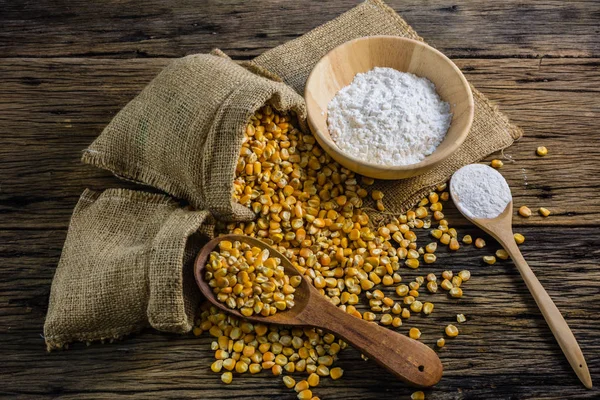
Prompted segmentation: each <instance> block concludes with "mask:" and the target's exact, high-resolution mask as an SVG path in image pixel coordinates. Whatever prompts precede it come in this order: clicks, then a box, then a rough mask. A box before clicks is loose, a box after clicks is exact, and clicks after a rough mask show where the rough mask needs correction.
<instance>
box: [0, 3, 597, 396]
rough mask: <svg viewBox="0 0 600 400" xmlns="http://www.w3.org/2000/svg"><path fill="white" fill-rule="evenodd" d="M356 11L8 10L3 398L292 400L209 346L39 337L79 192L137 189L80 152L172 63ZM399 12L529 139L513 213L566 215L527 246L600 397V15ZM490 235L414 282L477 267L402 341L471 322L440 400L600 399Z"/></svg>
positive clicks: (370, 370) (4, 22) (277, 40)
mask: <svg viewBox="0 0 600 400" xmlns="http://www.w3.org/2000/svg"><path fill="white" fill-rule="evenodd" d="M356 3H357V1H351V0H343V1H336V2H321V1H317V0H310V1H302V2H283V1H277V0H273V1H266V0H261V1H256V2H241V1H234V0H231V1H227V2H217V1H205V2H191V1H187V0H186V1H178V2H164V1H163V2H159V1H156V0H149V1H146V2H140V1H137V0H128V1H116V0H111V1H108V2H103V3H94V2H87V1H83V0H73V1H69V2H67V1H50V0H41V1H37V2H29V1H23V0H17V1H9V0H0V10H1V11H0V360H2V362H1V363H0V376H1V377H2V378H1V379H0V381H1V382H2V385H0V396H6V397H8V398H22V399H31V398H54V397H61V398H68V399H87V398H106V399H109V398H110V399H112V398H115V397H118V396H127V397H128V398H136V399H137V398H139V399H147V398H206V399H224V398H240V399H241V398H251V399H264V398H285V399H294V398H295V393H293V392H292V391H290V390H288V389H286V388H285V387H284V386H283V385H282V383H281V380H280V379H278V378H273V377H272V376H270V375H269V374H267V373H261V374H259V375H257V376H251V375H247V376H243V377H239V378H238V377H236V378H235V379H234V382H233V384H231V385H229V386H224V385H223V384H222V383H221V381H220V379H219V376H218V375H217V374H214V373H212V372H211V371H210V369H209V365H210V364H209V361H208V360H209V359H211V358H212V352H211V351H210V350H209V346H210V342H211V339H210V338H209V337H208V336H202V337H200V338H195V337H192V336H175V335H167V334H160V333H157V332H155V331H151V330H148V331H145V332H142V333H140V334H137V335H134V336H132V337H130V338H128V339H127V340H124V341H121V342H117V343H113V344H106V345H101V344H93V345H91V346H90V347H87V348H86V346H85V345H84V344H78V345H74V346H72V348H71V349H70V350H69V351H64V352H53V353H50V354H47V353H45V350H44V349H45V347H44V343H43V338H42V337H41V336H40V335H41V333H42V326H43V321H44V317H45V314H46V310H47V302H48V295H49V291H50V282H51V279H52V276H53V274H54V269H55V267H56V264H57V263H58V259H59V257H60V251H61V248H62V244H63V242H64V239H65V236H66V228H67V226H68V221H69V218H70V214H71V212H72V208H73V206H74V205H75V203H76V202H77V199H78V197H79V195H80V194H81V192H82V191H83V189H84V188H86V187H90V188H94V189H104V188H108V187H135V186H133V185H131V184H128V183H126V182H123V181H120V180H118V179H116V178H114V177H112V176H110V174H108V173H106V172H103V171H99V170H95V169H93V168H91V167H89V166H84V165H82V164H80V163H79V158H80V154H81V150H82V149H83V148H84V147H85V146H86V145H88V144H89V143H90V142H91V141H92V140H93V139H94V138H95V137H96V136H97V135H98V134H99V132H100V131H101V130H102V128H103V127H104V126H105V125H106V124H107V123H108V122H109V121H110V119H111V118H112V117H113V116H114V115H115V113H116V112H118V110H119V109H120V108H121V107H122V106H123V105H125V104H126V103H127V102H128V101H129V100H131V99H132V98H133V97H134V96H135V95H136V94H137V93H138V92H139V91H140V90H141V89H142V88H143V87H144V86H145V85H146V84H147V83H148V82H149V81H150V80H151V79H152V77H153V76H155V74H156V73H157V72H158V71H160V70H161V68H162V67H164V66H165V65H166V64H167V63H168V62H169V61H170V58H172V57H179V56H182V55H186V54H190V53H194V52H206V51H208V50H210V49H212V48H213V47H219V48H221V49H223V50H224V51H225V52H227V53H228V54H229V55H231V56H232V57H234V58H236V59H248V58H251V57H254V56H256V55H258V54H260V53H262V52H263V51H264V50H266V49H269V48H272V47H274V46H276V45H278V44H281V43H284V42H285V41H287V40H290V39H293V38H295V37H297V36H299V35H301V34H303V33H305V32H306V31H308V30H309V29H312V28H314V27H316V26H317V25H319V24H321V23H323V22H326V21H328V20H330V19H332V18H334V17H335V16H337V15H339V14H340V13H341V12H343V11H345V10H347V9H349V8H350V7H352V6H353V5H354V4H356ZM389 4H390V5H391V6H392V7H393V8H394V9H395V10H396V11H399V12H400V13H401V14H402V16H403V17H405V19H406V20H407V21H408V22H409V23H410V24H411V25H413V27H414V28H415V29H416V30H417V31H418V32H419V34H420V35H422V36H423V37H424V38H425V39H426V40H427V41H428V42H429V43H430V44H432V45H433V46H435V47H437V48H438V49H439V50H441V51H443V52H444V53H445V54H447V55H448V56H450V57H451V58H453V61H454V62H455V63H456V64H457V65H458V66H459V67H460V68H461V69H462V70H463V72H464V74H465V76H466V77H467V79H469V80H470V81H471V82H472V83H473V84H474V85H475V86H476V87H478V88H479V89H480V90H481V91H482V92H483V93H485V94H486V95H488V96H489V97H490V98H491V99H492V100H493V101H495V102H496V103H497V104H498V105H500V106H501V108H502V110H503V111H505V112H506V113H507V114H508V115H509V117H510V118H511V119H512V120H513V121H514V122H515V123H517V124H518V125H520V126H521V127H522V128H523V129H524V131H525V136H524V137H523V139H522V140H521V141H520V142H519V143H517V144H515V145H514V146H512V147H511V148H509V149H508V150H507V151H506V152H505V154H506V155H509V156H512V157H513V158H514V159H515V160H516V162H515V163H508V162H507V163H506V164H505V166H504V167H503V168H502V170H501V172H502V173H503V174H504V176H505V177H507V179H508V181H509V183H510V185H511V188H512V190H513V196H514V201H515V205H516V206H519V205H522V204H526V205H528V206H530V207H531V208H532V209H535V208H537V207H539V206H545V207H548V208H549V209H551V210H552V211H553V215H552V216H550V217H549V218H546V219H543V218H541V217H538V216H534V217H531V218H529V219H522V218H518V217H517V218H516V219H515V224H516V226H517V227H516V229H515V230H517V231H520V232H521V233H523V234H525V236H526V237H527V241H526V242H525V243H524V245H522V246H521V250H522V252H523V254H524V256H525V258H526V259H527V261H528V262H529V264H530V266H531V268H532V269H533V271H534V272H535V273H536V275H537V276H538V278H539V280H540V281H541V283H542V284H543V285H544V287H545V288H546V290H547V291H548V293H549V294H550V296H551V297H552V299H553V300H554V301H555V303H556V305H557V306H558V308H559V309H560V310H561V311H562V314H563V316H564V317H565V319H566V320H567V322H568V323H569V325H570V327H571V328H572V330H573V332H574V334H575V337H576V338H577V340H578V341H579V343H580V345H581V348H582V351H583V353H584V354H585V355H586V358H587V361H588V366H589V368H590V371H591V374H592V379H594V380H595V381H596V385H597V386H598V385H599V384H600V344H599V343H600V331H599V330H598V326H599V325H600V317H599V316H600V289H599V288H598V285H597V284H596V282H597V281H598V280H599V279H600V269H599V268H598V261H597V260H598V259H599V258H600V239H599V238H598V235H597V221H598V220H599V219H600V197H599V196H598V195H597V193H598V190H599V189H600V166H599V164H598V162H597V159H598V157H599V155H600V150H599V149H600V129H599V128H600V123H599V122H598V121H599V119H598V117H599V116H600V102H598V92H599V91H600V89H599V88H600V72H599V67H600V41H598V33H599V30H598V26H600V6H599V4H598V2H596V1H572V2H563V1H558V0H556V1H548V0H542V1H536V2H522V1H516V0H509V1H506V2H489V1H485V0H473V1H467V0H460V1H453V2H450V1H447V0H433V1H428V2H420V1H416V0H406V1H400V0H392V1H390V2H389ZM538 145H545V146H546V147H548V149H549V155H548V156H547V157H545V158H538V157H536V156H535V154H534V151H535V148H536V147H537V146H538ZM498 156H499V155H495V157H498ZM490 159H491V157H490ZM144 190H149V189H147V188H145V189H144ZM444 212H445V213H446V215H447V216H448V219H449V220H450V222H451V223H453V224H455V225H456V226H459V227H462V228H461V229H460V232H461V234H463V233H470V234H472V235H475V236H478V235H481V232H480V231H479V230H477V229H476V228H474V227H473V226H472V225H470V224H469V223H468V222H467V221H466V220H464V219H462V218H461V217H458V215H457V213H456V211H455V210H453V208H452V207H451V206H450V207H448V209H447V210H444ZM421 237H422V240H425V236H424V235H421ZM483 237H484V238H486V240H488V243H490V246H489V247H487V248H486V249H484V250H475V249H473V248H464V249H461V250H459V252H458V253H457V254H452V255H450V254H447V253H444V252H440V255H439V258H438V262H437V263H436V264H434V266H427V267H424V268H422V269H421V270H420V271H419V273H427V272H434V271H435V272H438V273H439V272H440V271H441V270H442V269H446V268H448V269H453V270H460V269H463V268H468V269H470V270H471V271H472V272H473V278H472V279H471V280H470V281H469V282H467V283H466V284H465V285H464V289H465V296H464V297H463V298H462V299H460V300H454V299H450V298H447V297H445V296H444V295H436V296H435V297H433V300H434V302H435V305H436V308H435V311H434V313H433V314H432V315H431V316H429V317H426V318H420V317H418V318H414V319H413V318H411V319H410V320H409V321H408V322H405V323H404V325H403V326H402V327H401V328H399V331H400V332H402V333H405V334H406V333H407V332H408V329H409V328H410V327H412V326H418V327H420V328H421V330H422V331H423V336H422V338H423V342H424V343H426V344H428V345H432V344H433V343H434V341H435V340H436V339H437V338H438V337H439V336H440V335H441V333H442V329H443V327H444V326H445V325H446V324H447V323H450V322H452V321H454V320H455V314H456V313H464V314H465V315H466V316H467V320H468V321H467V322H466V323H465V324H462V325H460V326H459V328H460V329H461V335H459V336H458V337H457V338H456V339H453V340H451V341H449V343H448V345H447V346H446V348H444V349H443V350H442V351H440V353H439V355H440V358H441V359H442V362H443V364H444V377H443V378H442V380H441V382H440V384H439V385H438V386H437V387H436V388H435V389H432V390H428V391H426V395H427V398H428V399H564V398H573V399H596V398H598V397H600V392H599V391H598V389H594V390H592V391H587V390H585V389H584V388H583V387H582V386H581V385H580V384H579V382H578V379H577V377H576V376H575V374H573V373H572V372H571V371H570V368H569V366H568V364H567V363H566V362H565V358H564V356H563V355H562V353H561V351H560V348H559V347H558V345H557V344H556V342H555V341H554V339H553V337H552V334H551V332H550V330H549V329H548V328H547V326H546V324H545V322H544V320H543V318H542V316H541V314H540V313H539V311H538V310H537V308H536V307H535V305H534V303H533V300H532V298H531V296H530V295H529V293H528V291H527V289H526V287H525V285H524V283H523V282H522V280H521V279H520V277H519V275H518V272H517V271H516V269H515V268H514V267H513V266H512V264H511V262H510V261H501V262H498V263H497V264H495V265H493V266H487V265H483V263H482V262H481V256H482V255H484V254H492V253H493V251H494V250H495V249H496V248H497V247H494V246H495V245H494V244H493V243H494V242H493V240H491V239H490V238H489V237H487V236H485V235H484V236H483ZM423 243H426V242H423ZM414 274H415V273H414V272H413V271H405V272H404V274H403V276H404V278H405V280H408V279H410V278H411V277H414V276H415V275H414ZM338 365H339V366H341V367H342V368H344V370H345V374H344V377H343V378H342V379H341V380H339V381H335V382H333V381H331V380H329V379H323V383H322V384H321V386H320V387H318V388H317V389H316V390H315V394H317V395H319V396H320V397H321V398H322V399H340V400H342V399H398V398H408V397H409V396H410V393H411V392H412V390H411V389H409V388H408V387H406V386H404V384H402V383H401V382H399V381H396V380H394V379H393V377H392V376H391V375H389V374H388V373H387V372H385V371H384V370H383V369H381V368H379V367H377V366H376V365H375V364H374V363H373V362H371V361H367V362H365V361H363V360H362V359H361V358H360V355H359V354H358V352H356V351H355V350H352V349H348V350H345V351H344V352H342V353H341V357H340V360H339V362H338Z"/></svg>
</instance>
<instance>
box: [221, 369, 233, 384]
mask: <svg viewBox="0 0 600 400" xmlns="http://www.w3.org/2000/svg"><path fill="white" fill-rule="evenodd" d="M232 380H233V374H232V373H231V372H223V374H222V375H221V381H223V383H225V384H230V383H231V381H232Z"/></svg>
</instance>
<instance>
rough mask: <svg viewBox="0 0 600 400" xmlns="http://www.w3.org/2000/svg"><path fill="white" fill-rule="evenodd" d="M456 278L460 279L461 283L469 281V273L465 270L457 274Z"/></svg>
mask: <svg viewBox="0 0 600 400" xmlns="http://www.w3.org/2000/svg"><path fill="white" fill-rule="evenodd" d="M458 276H459V277H460V279H462V281H463V282H466V281H468V280H469V279H471V272H469V271H467V270H466V269H465V270H462V271H460V272H459V273H458Z"/></svg>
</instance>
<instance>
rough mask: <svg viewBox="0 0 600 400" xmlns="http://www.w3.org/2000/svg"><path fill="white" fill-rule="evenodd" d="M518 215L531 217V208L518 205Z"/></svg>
mask: <svg viewBox="0 0 600 400" xmlns="http://www.w3.org/2000/svg"><path fill="white" fill-rule="evenodd" d="M519 215H520V216H521V217H525V218H529V217H531V210H530V209H529V207H527V206H521V207H519Z"/></svg>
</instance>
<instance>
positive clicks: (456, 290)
mask: <svg viewBox="0 0 600 400" xmlns="http://www.w3.org/2000/svg"><path fill="white" fill-rule="evenodd" d="M449 293H450V296H452V297H454V298H457V299H458V298H461V297H462V295H463V292H462V289H461V288H459V287H453V288H452V289H450V292H449Z"/></svg>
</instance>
